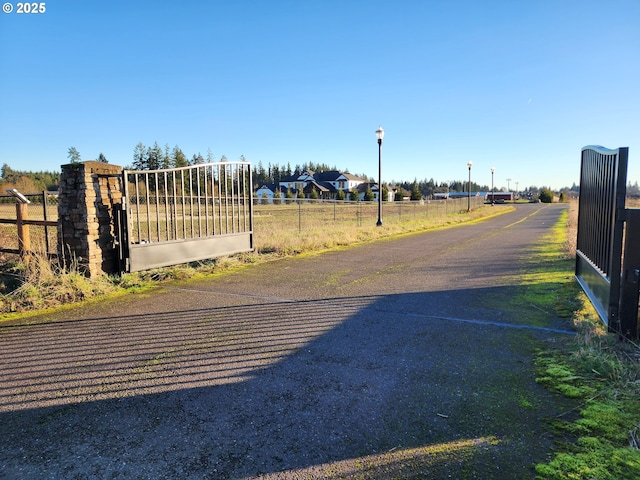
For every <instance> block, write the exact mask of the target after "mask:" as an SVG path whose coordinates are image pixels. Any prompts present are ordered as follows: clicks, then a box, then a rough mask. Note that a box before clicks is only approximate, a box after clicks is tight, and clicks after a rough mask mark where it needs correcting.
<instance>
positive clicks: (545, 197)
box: [540, 188, 553, 203]
mask: <svg viewBox="0 0 640 480" xmlns="http://www.w3.org/2000/svg"><path fill="white" fill-rule="evenodd" d="M540 201H541V202H542V203H551V202H553V192H552V191H551V190H549V189H548V188H544V189H543V190H542V191H541V192H540Z"/></svg>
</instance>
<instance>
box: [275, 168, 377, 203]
mask: <svg viewBox="0 0 640 480" xmlns="http://www.w3.org/2000/svg"><path fill="white" fill-rule="evenodd" d="M365 182H366V180H365V179H363V178H360V177H356V176H355V175H351V174H350V173H342V172H338V171H335V170H332V171H328V172H317V173H316V172H313V171H311V170H305V171H304V172H302V173H300V174H299V175H291V176H289V177H285V178H282V179H281V180H280V184H279V186H280V187H281V188H284V190H285V191H286V190H287V189H289V190H291V192H292V193H293V192H296V194H294V196H297V192H303V193H304V195H305V196H306V197H309V196H310V195H312V192H315V193H316V195H317V197H318V198H320V199H334V198H336V194H337V192H338V190H342V191H343V192H344V193H345V196H346V197H347V198H349V192H350V191H351V190H353V189H356V188H358V186H359V185H361V184H363V183H365Z"/></svg>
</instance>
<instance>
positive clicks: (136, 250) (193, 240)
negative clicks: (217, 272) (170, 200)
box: [118, 161, 254, 272]
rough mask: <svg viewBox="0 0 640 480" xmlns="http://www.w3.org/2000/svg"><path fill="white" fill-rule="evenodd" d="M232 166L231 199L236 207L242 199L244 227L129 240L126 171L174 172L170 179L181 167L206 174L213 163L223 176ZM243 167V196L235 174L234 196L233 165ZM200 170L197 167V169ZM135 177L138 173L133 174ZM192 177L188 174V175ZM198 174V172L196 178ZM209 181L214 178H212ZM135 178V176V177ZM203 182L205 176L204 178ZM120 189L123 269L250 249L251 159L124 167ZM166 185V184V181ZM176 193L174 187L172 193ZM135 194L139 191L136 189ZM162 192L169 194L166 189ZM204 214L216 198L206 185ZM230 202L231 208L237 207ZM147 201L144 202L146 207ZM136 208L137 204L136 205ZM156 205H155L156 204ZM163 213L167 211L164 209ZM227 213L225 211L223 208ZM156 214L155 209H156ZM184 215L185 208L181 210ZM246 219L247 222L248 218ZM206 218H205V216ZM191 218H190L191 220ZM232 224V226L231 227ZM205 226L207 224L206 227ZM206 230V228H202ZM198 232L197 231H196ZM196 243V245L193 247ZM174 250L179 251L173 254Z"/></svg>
mask: <svg viewBox="0 0 640 480" xmlns="http://www.w3.org/2000/svg"><path fill="white" fill-rule="evenodd" d="M229 166H231V167H232V191H231V197H232V203H233V202H235V201H237V202H238V205H237V208H238V209H239V208H240V200H242V201H243V202H244V203H243V205H244V208H245V209H246V210H247V211H246V212H245V215H244V216H245V228H244V229H240V228H238V230H237V231H232V232H229V231H227V232H225V233H217V232H215V231H213V232H212V233H211V234H209V232H208V231H207V232H205V235H200V234H198V236H191V237H189V238H187V237H186V235H185V237H184V238H179V237H176V238H174V239H170V240H160V239H158V240H157V241H155V242H149V243H144V242H142V241H140V239H139V242H137V243H133V242H132V239H131V237H132V235H131V234H130V230H131V229H132V226H133V214H132V213H131V208H132V206H131V205H129V199H130V194H129V183H128V175H129V174H134V175H145V174H146V175H157V174H163V175H165V177H164V178H165V180H166V178H167V177H166V175H167V174H172V175H174V177H173V179H174V180H175V173H176V172H180V171H187V170H190V169H194V168H195V169H204V170H205V174H206V169H207V168H211V171H212V172H213V169H214V168H215V167H217V168H218V170H217V171H218V174H220V168H224V169H225V170H224V172H225V178H226V175H227V170H226V169H227V167H229ZM234 167H236V168H239V167H241V168H242V174H243V180H242V184H243V185H242V186H243V188H242V190H243V191H242V197H240V195H241V192H240V179H239V178H238V180H237V181H238V192H237V196H235V194H236V192H234V191H233V188H234V185H233V182H234V179H233V173H234V171H233V168H234ZM198 172H199V170H198ZM245 174H248V178H245V177H244V175H245ZM136 179H137V177H136ZM190 179H191V177H190ZM199 180H200V177H199V176H198V181H199ZM211 181H212V183H213V182H214V180H213V178H212V180H211ZM136 182H137V180H136ZM205 182H206V180H205ZM122 185H123V187H122V189H123V202H122V212H121V215H119V217H120V218H119V221H118V231H119V234H120V238H121V240H120V245H119V252H120V258H121V265H120V268H121V269H122V270H123V271H126V272H136V271H141V270H149V269H152V268H160V267H166V266H171V265H178V264H182V263H189V262H194V261H199V260H206V259H210V258H215V257H221V256H225V255H233V254H237V253H244V252H251V251H253V250H254V238H253V201H252V200H253V196H252V193H253V191H252V185H253V179H252V171H251V163H250V162H242V161H233V162H212V163H205V164H200V165H191V166H187V167H179V168H171V169H159V170H123V171H122ZM157 186H158V185H157V178H156V187H157ZM165 187H166V185H165ZM226 188H227V187H226V185H225V196H226V197H228V195H229V193H228V192H227V191H226ZM175 194H176V191H175V188H174V192H173V195H175ZM136 195H138V192H136ZM165 195H168V193H167V192H165ZM189 195H190V201H191V202H193V198H194V197H193V192H190V194H189ZM204 195H205V212H206V213H205V216H207V217H208V216H209V211H208V207H207V205H208V204H206V202H208V201H209V200H211V201H215V196H213V195H212V196H207V195H208V194H207V193H206V187H205V194H204ZM217 200H218V201H222V200H221V199H217ZM200 201H201V198H200V194H198V202H200ZM176 202H177V198H174V204H173V205H174V209H175V205H176V204H177V203H176ZM182 202H183V205H184V202H185V194H184V193H183V194H182ZM234 205H235V204H233V205H232V210H233V209H234V208H236V207H235V206H234ZM148 206H149V205H147V207H148ZM136 208H139V205H137V207H136ZM156 208H158V205H156ZM165 213H166V212H165ZM225 213H228V212H225ZM157 214H158V213H157ZM136 215H139V210H137V211H136ZM183 215H184V212H183ZM190 215H191V216H193V212H190ZM211 215H212V216H213V217H214V219H213V221H215V213H214V212H213V209H212V211H211ZM196 217H197V220H198V222H200V220H201V211H200V207H198V211H197V215H196ZM225 218H226V220H225V221H226V226H227V228H229V219H228V217H225ZM149 219H150V217H149V216H148V218H147V221H149ZM247 219H248V222H247ZM205 221H207V220H205ZM239 221H240V213H239V210H238V222H239ZM192 222H193V220H192ZM234 228H235V227H234ZM207 229H208V227H207ZM205 230H206V229H205ZM199 233H200V232H199ZM195 246H197V247H196V248H194V247H195ZM176 254H178V255H177V256H176Z"/></svg>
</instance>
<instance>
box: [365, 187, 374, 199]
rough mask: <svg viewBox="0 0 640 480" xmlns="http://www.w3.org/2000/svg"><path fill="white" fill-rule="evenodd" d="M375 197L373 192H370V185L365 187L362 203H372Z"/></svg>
mask: <svg viewBox="0 0 640 480" xmlns="http://www.w3.org/2000/svg"><path fill="white" fill-rule="evenodd" d="M374 199H375V196H374V195H373V191H372V190H371V185H370V184H369V185H367V189H366V190H365V191H364V201H365V202H373V200H374Z"/></svg>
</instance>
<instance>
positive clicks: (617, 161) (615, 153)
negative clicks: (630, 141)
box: [576, 146, 640, 337]
mask: <svg viewBox="0 0 640 480" xmlns="http://www.w3.org/2000/svg"><path fill="white" fill-rule="evenodd" d="M628 155H629V149H628V148H627V147H622V148H618V149H616V150H609V149H606V148H603V147H599V146H588V147H584V148H583V149H582V155H581V164H580V199H579V210H578V238H577V246H576V278H577V280H578V282H579V283H580V286H581V287H582V289H583V290H584V292H585V293H586V295H587V297H588V298H589V300H590V301H591V303H592V304H593V306H594V308H595V309H596V311H597V312H598V315H599V316H600V318H601V320H602V321H603V322H604V323H605V324H606V325H607V326H608V327H609V329H610V330H612V331H616V332H618V333H621V334H624V335H626V336H629V337H632V336H636V335H637V320H638V288H639V287H638V278H639V276H640V266H639V265H638V254H637V253H636V252H637V250H638V248H637V244H638V241H640V238H639V237H638V219H639V218H640V217H639V216H638V215H637V213H638V211H637V210H627V209H626V208H625V199H626V181H627V162H628ZM625 223H626V237H627V238H626V242H625V248H624V249H623V239H624V237H625ZM634 237H635V238H634ZM631 247H633V248H631ZM623 258H624V265H623Z"/></svg>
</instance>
